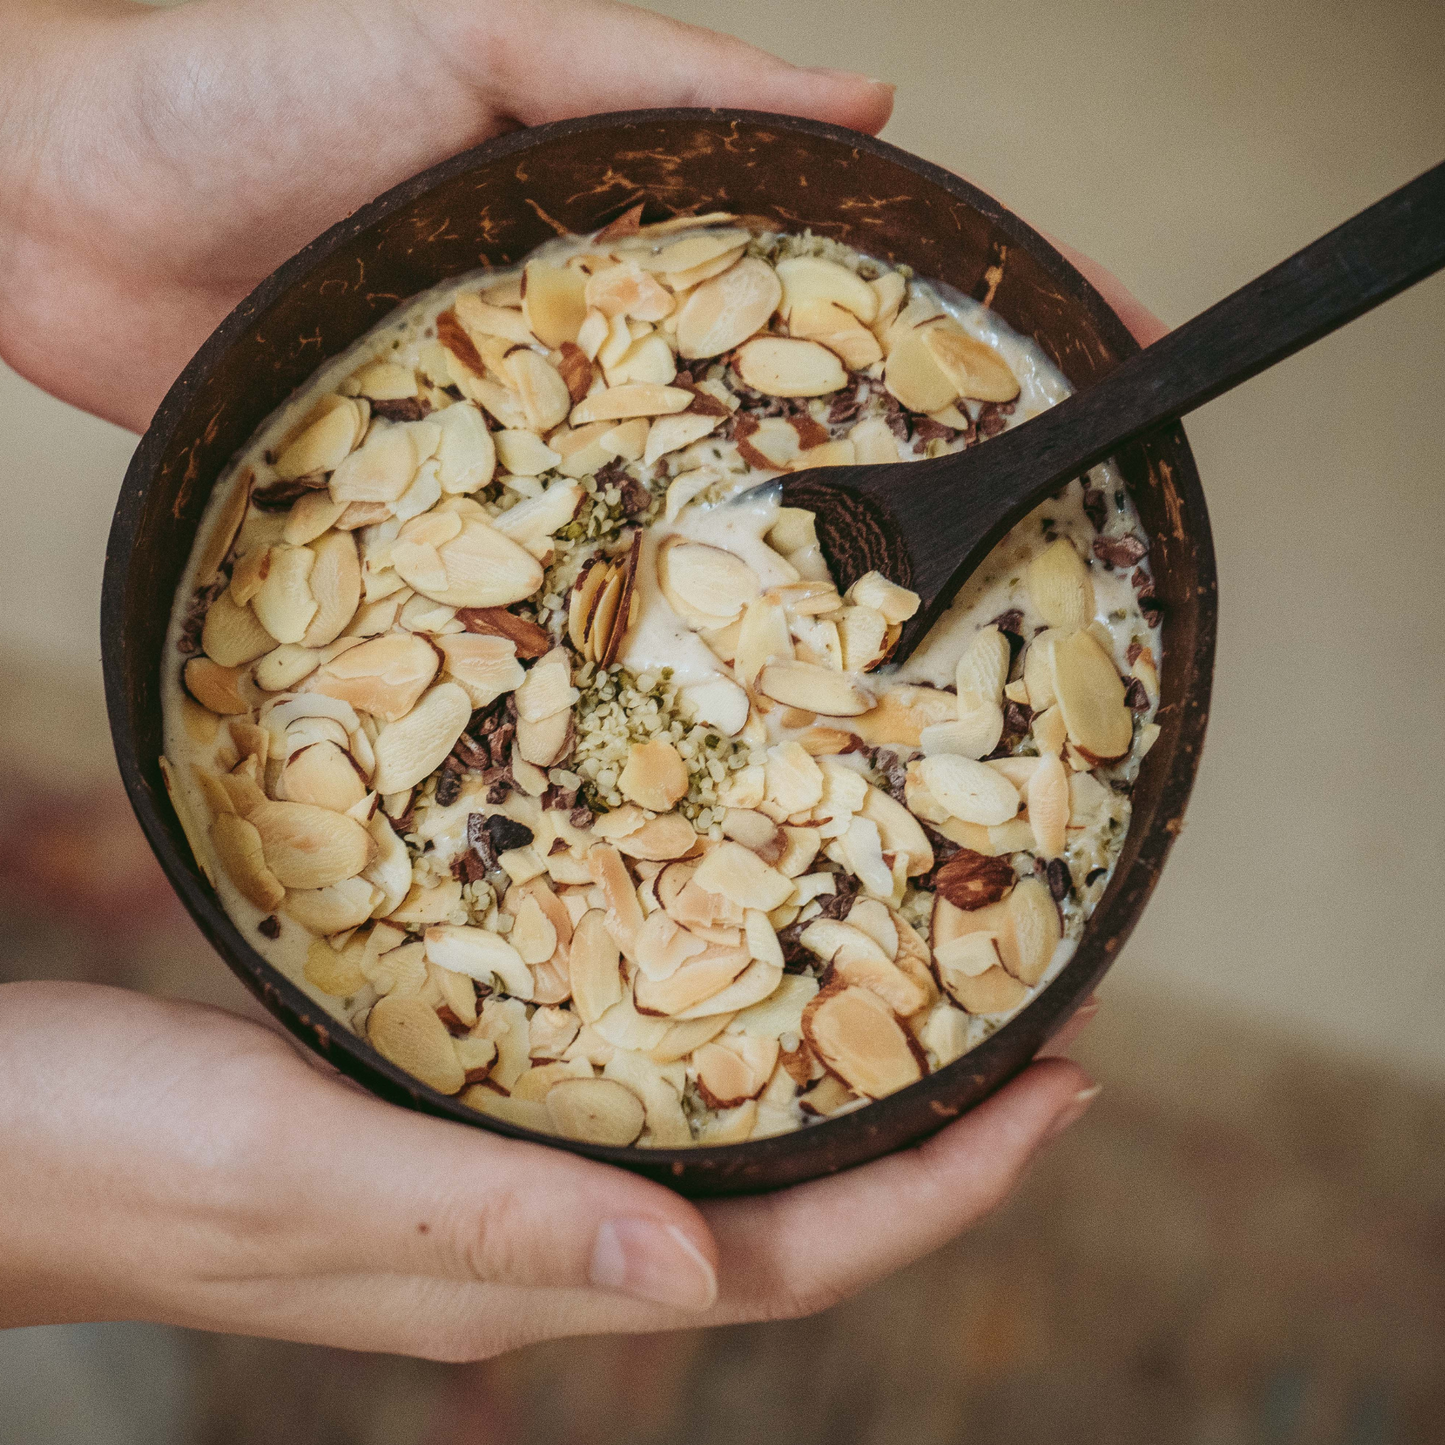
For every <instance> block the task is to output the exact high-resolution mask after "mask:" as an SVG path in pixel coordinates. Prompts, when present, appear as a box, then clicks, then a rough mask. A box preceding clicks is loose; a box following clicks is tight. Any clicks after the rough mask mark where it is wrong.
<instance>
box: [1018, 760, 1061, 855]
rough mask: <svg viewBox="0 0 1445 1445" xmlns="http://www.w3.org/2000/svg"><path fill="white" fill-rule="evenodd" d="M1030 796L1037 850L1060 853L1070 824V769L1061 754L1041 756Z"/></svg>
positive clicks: (1046, 852)
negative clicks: (1060, 756)
mask: <svg viewBox="0 0 1445 1445" xmlns="http://www.w3.org/2000/svg"><path fill="white" fill-rule="evenodd" d="M1027 797H1028V806H1029V826H1030V827H1031V828H1032V829H1033V830H1034V842H1035V845H1036V846H1035V852H1036V853H1037V854H1038V856H1039V857H1040V858H1057V857H1059V855H1060V854H1061V853H1063V851H1064V844H1065V841H1066V837H1067V829H1068V826H1069V771H1068V769H1067V768H1065V767H1064V764H1063V762H1062V760H1061V759H1060V758H1059V757H1058V756H1057V754H1053V755H1046V756H1045V757H1043V758H1042V759H1041V760H1040V762H1039V766H1038V768H1037V769H1036V770H1035V772H1034V775H1033V777H1032V778H1031V779H1030V780H1029V785H1028V794H1027Z"/></svg>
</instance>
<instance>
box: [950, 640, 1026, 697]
mask: <svg viewBox="0 0 1445 1445" xmlns="http://www.w3.org/2000/svg"><path fill="white" fill-rule="evenodd" d="M1011 660H1012V654H1011V652H1010V650H1009V644H1008V639H1007V638H1006V637H1005V636H1004V635H1003V633H1002V632H1000V631H999V629H998V626H997V624H996V623H992V622H990V623H989V625H988V626H987V627H984V628H981V629H980V630H979V631H978V632H977V633H976V634H975V635H974V638H973V640H972V641H971V642H970V643H969V644H968V647H967V649H966V650H965V651H964V654H963V656H962V657H960V658H959V660H958V667H957V669H956V670H955V673H954V683H955V685H956V687H957V689H958V692H959V694H960V695H962V694H963V693H966V692H971V693H975V694H977V696H979V697H981V698H987V699H988V700H989V701H990V702H995V703H998V702H1002V701H1003V689H1004V684H1005V683H1006V682H1007V681H1008V674H1009V664H1010V662H1011Z"/></svg>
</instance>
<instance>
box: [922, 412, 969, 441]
mask: <svg viewBox="0 0 1445 1445" xmlns="http://www.w3.org/2000/svg"><path fill="white" fill-rule="evenodd" d="M962 435H963V433H962V432H960V431H959V430H958V429H957V428H956V427H951V426H946V425H945V424H944V423H943V422H941V421H934V419H933V418H932V417H931V416H920V417H915V418H914V421H913V439H914V441H923V442H931V441H945V442H951V441H954V440H956V439H957V438H958V437H960V436H962Z"/></svg>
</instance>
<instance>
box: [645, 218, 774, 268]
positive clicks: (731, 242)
mask: <svg viewBox="0 0 1445 1445" xmlns="http://www.w3.org/2000/svg"><path fill="white" fill-rule="evenodd" d="M750 239H751V237H750V236H749V234H748V233H747V232H746V231H741V230H738V229H737V228H735V227H727V228H725V229H722V230H715V231H699V232H698V233H697V234H696V235H692V236H683V237H682V238H681V239H679V240H676V241H673V242H671V243H670V244H668V245H665V246H662V247H661V248H660V249H658V250H656V251H651V250H647V251H643V250H638V251H634V252H632V253H631V254H632V256H633V258H634V259H635V260H636V262H637V264H638V265H639V266H641V267H642V268H643V269H644V270H646V271H656V272H663V273H667V274H672V273H675V272H679V271H690V270H692V269H694V268H695V267H698V266H705V265H707V264H708V262H710V261H716V260H718V259H719V258H720V257H722V256H724V255H726V254H727V253H728V252H729V251H733V250H736V249H737V247H739V246H745V245H746V244H747V243H748V241H749V240H750Z"/></svg>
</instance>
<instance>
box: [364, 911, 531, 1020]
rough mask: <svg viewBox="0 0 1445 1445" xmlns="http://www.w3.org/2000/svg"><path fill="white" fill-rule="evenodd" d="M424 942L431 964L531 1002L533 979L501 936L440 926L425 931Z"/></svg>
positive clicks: (462, 926)
mask: <svg viewBox="0 0 1445 1445" xmlns="http://www.w3.org/2000/svg"><path fill="white" fill-rule="evenodd" d="M393 916H395V915H393ZM424 941H425V944H426V956H427V960H428V962H431V963H434V964H436V966H437V967H438V968H448V969H450V970H451V971H452V972H453V973H464V974H466V976H467V977H468V978H474V979H476V980H477V982H478V983H483V984H487V985H489V986H490V985H491V984H492V983H493V981H494V980H496V981H498V982H500V983H501V985H502V987H503V989H505V990H506V992H507V993H509V994H510V995H511V996H512V997H513V998H519V999H523V1000H530V999H531V997H532V975H531V973H530V972H529V971H528V969H527V965H526V963H524V962H523V960H522V956H521V954H520V953H518V952H517V950H516V949H515V948H513V947H512V945H511V944H510V943H509V942H508V941H507V940H506V939H505V938H503V937H502V936H501V935H500V934H497V933H493V932H491V931H490V930H489V929H485V928H474V927H472V926H470V925H468V924H454V923H437V924H433V925H432V926H431V927H429V928H428V929H427V930H426V934H425V939H424Z"/></svg>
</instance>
